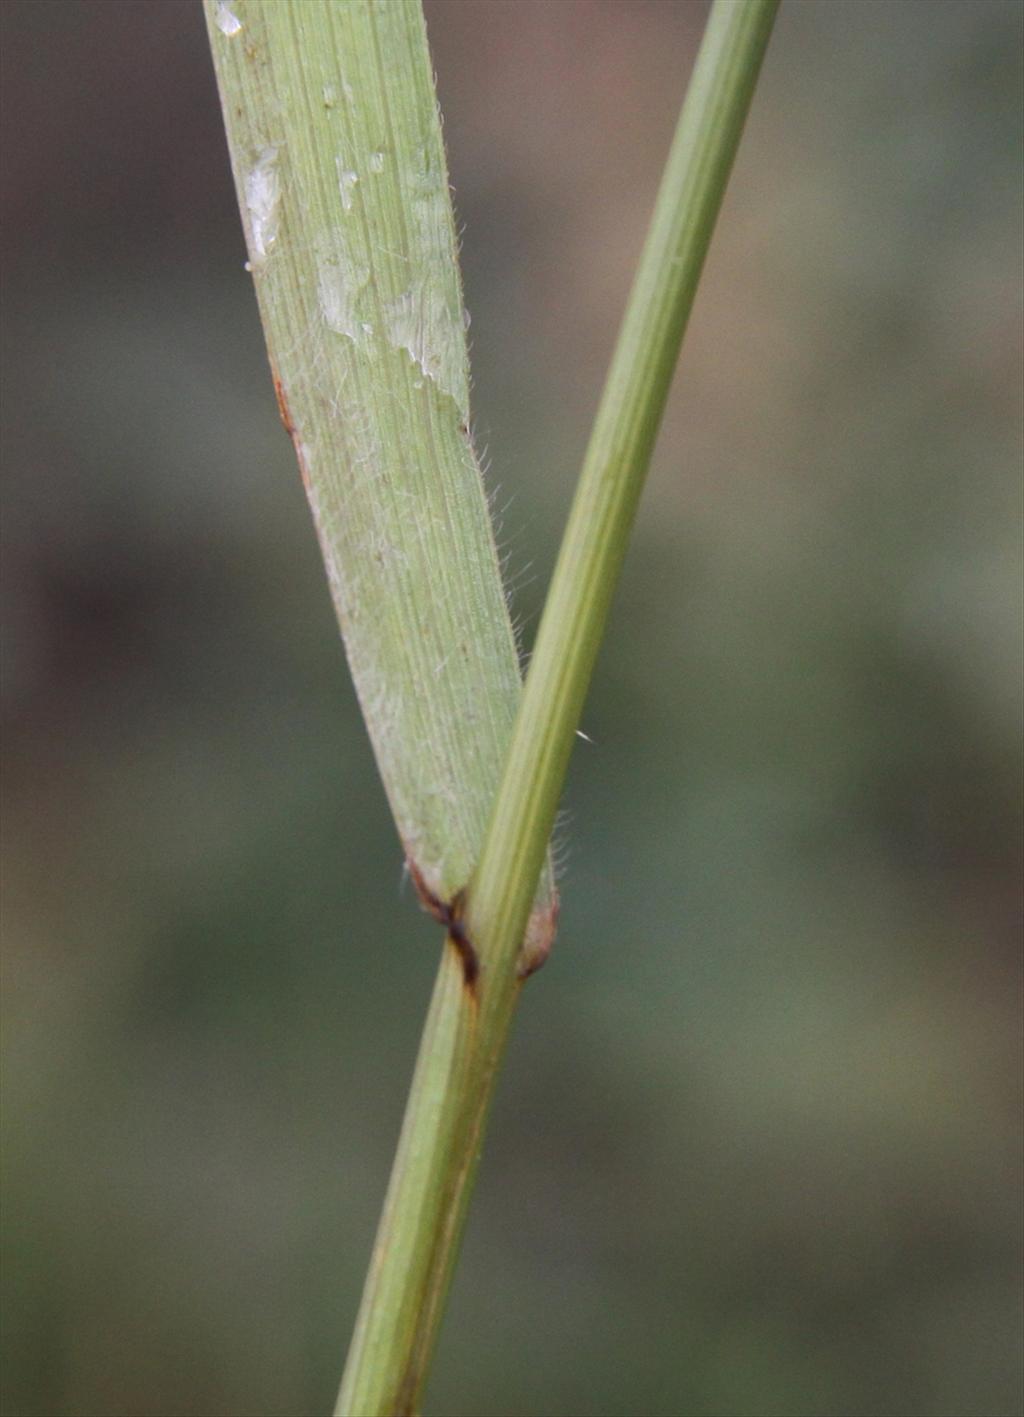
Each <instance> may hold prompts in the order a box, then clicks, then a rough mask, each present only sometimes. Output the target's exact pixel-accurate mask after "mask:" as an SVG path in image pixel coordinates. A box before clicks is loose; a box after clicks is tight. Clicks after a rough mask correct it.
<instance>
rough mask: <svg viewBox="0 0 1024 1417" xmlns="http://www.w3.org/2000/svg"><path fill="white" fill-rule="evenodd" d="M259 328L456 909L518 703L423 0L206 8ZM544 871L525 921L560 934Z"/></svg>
mask: <svg viewBox="0 0 1024 1417" xmlns="http://www.w3.org/2000/svg"><path fill="white" fill-rule="evenodd" d="M205 8H206V16H207V23H208V28H209V32H210V43H211V47H212V51H213V56H214V64H215V68H216V72H217V80H218V84H219V88H220V93H221V100H222V105H223V110H224V119H225V124H226V128H227V134H228V144H229V148H230V153H231V163H232V168H233V171H234V177H235V185H236V189H237V192H238V201H239V207H240V209H241V213H242V220H243V225H244V227H245V235H246V242H247V246H248V251H249V261H248V265H249V269H250V270H251V272H252V278H253V282H254V284H255V287H256V294H257V297H258V300H259V307H260V314H261V317H262V321H263V327H264V331H265V333H266V339H267V348H268V351H269V355H270V362H271V367H272V370H273V374H274V381H275V385H276V388H277V392H278V399H279V403H280V407H281V414H282V418H283V420H284V423H285V427H286V428H287V429H288V431H289V433H290V435H291V437H292V441H293V443H294V445H295V450H296V453H297V455H298V460H299V466H300V468H301V471H302V478H303V482H304V484H305V487H306V492H307V495H308V497H309V502H310V506H311V508H312V512H313V518H314V521H315V523H316V529H317V535H318V536H319V539H320V546H321V550H322V552H323V559H324V565H325V567H326V569H327V576H328V580H329V583H330V589H331V595H332V597H333V600H334V605H335V609H336V611H337V615H338V620H339V623H340V625H341V629H342V634H343V636H344V640H345V647H346V650H347V653H348V660H349V664H350V666H351V670H352V677H353V679H354V681H355V686H356V690H357V692H358V695H359V700H360V703H361V705H362V710H363V714H364V717H365V719H366V723H367V727H368V729H369V733H370V737H371V739H372V742H373V748H374V752H375V754H376V757H377V762H378V765H379V768H380V773H381V777H382V779H383V782H384V787H385V790H386V791H387V795H388V799H389V801H390V804H391V809H392V813H393V815H394V818H395V822H396V824H397V827H398V831H399V834H400V836H401V839H402V843H403V845H404V848H405V852H406V855H407V857H408V859H409V861H410V863H411V866H412V868H413V870H414V874H415V875H416V876H417V878H418V884H420V885H421V888H422V889H423V891H424V894H425V895H426V896H427V897H431V896H433V897H435V898H436V899H437V900H438V901H443V902H447V901H450V900H451V899H452V897H453V896H454V895H455V894H456V893H457V892H458V891H459V890H460V889H461V888H462V887H463V886H465V884H466V882H467V880H468V878H469V876H470V873H471V871H472V869H473V866H474V865H475V862H476V859H477V856H478V854H479V851H480V844H481V841H482V838H483V833H484V829H485V826H486V822H487V815H488V811H489V808H490V805H491V802H492V800H493V797H494V793H495V790H496V788H497V784H498V778H499V774H500V769H501V764H502V760H503V756H504V752H505V748H506V746H507V743H508V739H509V735H510V731H511V726H512V721H513V717H514V714H515V709H516V704H517V701H518V699H519V693H520V673H519V665H518V658H517V653H516V646H515V642H514V638H513V633H512V628H511V624H510V621H509V614H508V609H507V606H506V604H505V599H504V595H503V591H502V584H501V575H500V570H499V565H498V558H497V554H496V551H495V545H494V537H493V533H492V529H491V523H490V517H489V512H488V506H487V500H486V497H485V493H484V488H483V483H482V479H481V474H480V468H479V465H478V463H477V459H476V456H475V454H474V450H473V446H472V442H471V439H470V436H469V371H468V361H467V353H466V338H465V318H464V313H463V304H462V292H461V287H460V282H459V274H458V265H457V261H456V243H455V231H454V223H453V217H452V206H451V200H450V195H449V187H448V171H447V165H446V162H445V154H444V146H443V143H442V138H441V127H440V119H439V115H438V111H437V103H436V99H435V96H434V86H433V78H432V71H431V66H430V58H429V52H428V49H427V40H426V32H425V28H424V23H423V16H422V11H421V7H420V4H419V0H391V3H382V0H340V3H339V0H301V3H294V0H232V3H225V0H207V3H206V7H205ZM552 902H553V888H552V885H551V879H550V872H549V873H548V875H547V877H546V879H545V881H544V883H543V885H542V887H541V891H540V895H539V896H538V913H537V915H536V916H535V918H534V921H533V923H532V926H531V938H532V941H533V948H535V949H537V948H541V947H542V946H543V944H544V943H545V942H546V940H547V938H548V937H549V935H550V931H551V921H552V918H553V909H552Z"/></svg>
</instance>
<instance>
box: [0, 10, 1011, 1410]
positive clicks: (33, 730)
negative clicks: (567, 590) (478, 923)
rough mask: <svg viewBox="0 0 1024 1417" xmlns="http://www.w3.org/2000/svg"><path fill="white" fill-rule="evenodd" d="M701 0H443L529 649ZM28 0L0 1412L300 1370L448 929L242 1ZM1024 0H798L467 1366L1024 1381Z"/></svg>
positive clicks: (13, 270)
mask: <svg viewBox="0 0 1024 1417" xmlns="http://www.w3.org/2000/svg"><path fill="white" fill-rule="evenodd" d="M704 14H705V10H704V7H703V5H701V4H698V3H668V2H667V0H634V2H633V3H621V2H620V0H587V2H586V3H584V0H579V2H577V0H541V3H530V0H515V3H511V2H510V0H458V2H457V3H456V2H455V0H434V2H433V3H430V4H428V22H429V26H430V34H431V39H432V43H433V46H434V54H435V62H436V67H437V70H438V79H439V87H440V94H441V100H442V104H443V107H444V111H445V115H446V135H447V141H448V146H449V153H450V160H451V168H452V177H453V182H454V184H455V187H456V196H457V203H458V210H459V215H460V219H461V222H462V223H463V225H464V227H465V237H464V251H463V259H464V266H465V279H466V288H467V298H468V303H469V306H470V309H471V311H472V315H473V326H472V336H473V346H474V347H473V361H474V374H475V415H476V420H477V428H478V436H479V437H480V439H481V441H482V442H483V443H485V444H486V446H487V448H488V449H489V455H490V473H489V477H490V481H491V483H492V485H493V486H495V487H497V488H498V489H499V491H498V500H499V503H500V504H502V505H504V504H505V503H508V510H507V511H506V512H505V515H504V527H503V539H504V542H505V543H506V545H507V546H508V548H509V553H510V557H511V567H512V569H513V571H514V572H519V573H522V575H523V583H522V584H521V586H520V588H519V590H518V591H517V592H516V597H515V601H516V608H517V611H518V613H519V614H520V615H521V616H522V618H523V619H524V621H525V636H526V640H527V642H528V641H529V638H530V636H531V634H532V627H533V625H534V624H535V617H536V612H537V609H538V606H539V604H540V601H541V598H542V595H543V590H544V586H545V584H546V580H547V576H548V573H549V569H550V565H551V560H552V556H553V551H554V547H555V545H556V544H557V538H558V535H559V533H560V528H561V526H562V523H563V520H564V516H565V512H566V507H567V502H568V498H569V495H570V491H571V487H572V483H573V478H574V475H575V470H576V468H577V466H578V463H579V460H580V455H581V451H582V446H583V442H584V439H585V435H586V430H587V427H588V423H589V420H590V418H591V416H592V413H593V408H594V404H595V400H596V397H597V393H598V389H599V384H600V379H601V374H602V371H603V369H604V367H605V364H606V361H607V358H608V354H609V349H610V346H611V341H612V339H613V336H614V331H615V326H616V323H617V320H618V317H619V314H620V311H621V308H622V304H623V299H624V294H625V290H626V287H627V284H628V279H629V272H630V269H631V266H632V264H633V262H634V260H635V258H636V254H637V248H638V243H639V240H640V238H641V234H642V231H643V227H644V224H645V221H646V218H647V214H648V212H649V209H650V205H651V201H652V196H653V192H654V188H655V185H656V182H657V175H658V172H659V169H660V165H661V162H662V160H663V156H664V153H665V149H666V145H667V142H668V138H669V134H670V132H671V129H672V125H673V122H674V117H675V112H676V110H677V107H678V102H679V98H680V95H681V92H682V89H683V86H684V83H685V79H686V75H687V73H688V71H689V67H690V65H691V63H692V58H693V52H694V46H695V44H696V41H697V38H698V35H699V32H700V29H701V26H702V23H703V19H704ZM0 15H2V20H3V30H4V35H3V67H4V103H5V114H4V137H3V161H4V210H5V223H4V230H3V237H2V242H3V256H4V261H5V271H6V277H5V289H4V304H5V316H4V338H5V346H4V378H5V398H4V414H5V425H6V433H5V480H6V494H5V501H6V511H5V516H4V524H3V536H4V546H3V577H4V606H5V608H4V622H5V669H4V681H3V689H4V697H3V708H4V715H5V733H4V737H5V748H6V752H7V770H6V779H5V794H6V796H5V806H4V821H3V826H4V863H3V864H4V886H5V919H4V927H5V939H6V955H7V964H6V970H7V973H6V987H5V991H4V1006H5V1011H6V1023H5V1045H6V1072H5V1108H4V1123H5V1130H6V1148H5V1151H6V1163H5V1167H6V1169H5V1185H6V1192H5V1206H4V1222H5V1232H6V1242H5V1243H6V1255H5V1263H4V1270H3V1288H4V1300H5V1342H4V1357H5V1366H6V1376H5V1394H6V1395H5V1398H4V1403H5V1406H4V1411H5V1412H6V1413H8V1414H10V1417H116V1415H117V1414H120V1415H121V1417H181V1414H196V1417H215V1415H216V1417H219V1415H220V1414H232V1417H264V1414H282V1417H313V1414H316V1413H323V1412H325V1411H326V1410H328V1409H329V1407H330V1405H331V1403H332V1401H333V1395H334V1390H335V1385H336V1382H337V1377H338V1374H339V1371H340V1367H341V1363H342V1359H343V1355H344V1349H345V1345H346V1342H347V1338H348V1333H349V1329H350V1326H351V1323H352V1319H353V1314H354V1309H355V1305H356V1302H357V1297H358V1292H359V1286H360V1283H361V1279H362V1273H363V1269H364V1265H365V1262H366V1258H367V1255H368V1251H369V1246H370V1241H371V1236H372V1231H373V1226H374V1224H375V1220H376V1214H377V1210H378V1206H379V1202H380V1198H381V1194H382V1190H383V1186H384V1182H385V1178H386V1174H387V1168H388V1165H389V1162H390V1156H391V1151H392V1147H393V1143H394V1140H395V1135H396V1131H397V1127H398V1122H399V1117H400V1112H401V1107H402V1102H403V1098H404V1093H405V1089H406V1085H407V1082H408V1077H409V1072H410V1067H411V1063H412V1058H413V1054H414V1049H415V1045H416V1040H417V1036H418V1031H419V1026H420V1021H421V1018H422V1015H423V1012H424V1009H425V1004H426V999H427V995H428V991H429V987H430V979H431V976H432V973H433V970H434V966H435V960H436V955H437V949H438V940H437V937H436V935H437V932H436V930H435V929H434V928H433V927H432V926H431V925H430V923H429V922H427V921H426V920H425V919H424V918H423V917H421V916H420V915H419V914H418V913H417V911H416V909H415V906H414V904H413V902H412V900H411V898H410V896H409V893H408V892H406V893H405V894H404V895H403V894H402V893H401V890H400V858H399V853H398V849H397V845H396V842H395V840H394V835H393V832H392V828H391V825H390V823H389V820H388V817H387V814H386V810H385V806H384V802H383V797H382V794H381V792H380V789H379V786H378V784H377V781H376V778H375V775H374V769H373V764H372V761H371V757H370V754H369V750H368V747H367V743H366V740H365V737H364V734H363V731H362V728H361V725H360V723H359V720H358V717H357V714H356V711H355V708H354V704H353V698H352V694H351V691H350V688H349V684H348V679H347V674H346V669H345V664H344V658H343V654H342V651H341V647H340V644H339V643H338V640H337V637H336V633H335V629H334V624H333V620H332V616H331V611H330V607H329V602H328V596H327V592H326V587H325V582H324V577H323V574H322V570H321V568H320V566H319V564H318V561H317V553H316V547H315V541H314V537H313V534H312V530H311V527H310V524H309V518H308V515H307V512H306V509H305V506H304V504H303V500H302V495H301V489H300V484H299V479H298V477H297V475H296V470H295V468H294V465H293V461H292V457H291V452H290V448H289V446H288V443H287V439H286V438H285V437H284V435H283V433H282V431H281V429H280V427H279V425H278V423H277V413H276V409H275V407H274V400H273V395H272V390H271V387H270V381H269V377H268V374H267V370H266V366H265V359H264V355H263V352H262V347H261V342H260V332H259V328H258V324H257V320H256V312H255V304H254V300H253V297H252V291H251V288H250V282H249V280H248V278H247V277H246V275H245V274H244V272H243V269H242V263H243V260H244V252H243V245H242V240H241V235H240V229H239V223H238V218H237V213H236V211H235V209H234V199H233V195H232V191H231V186H230V182H229V173H228V164H227V158H226V154H225V149H224V142H223V136H222V134H221V132H220V130H219V126H218V122H219V120H218V111H217V104H216V97H215V92H214V86H213V80H212V75H211V69H210V63H209V59H208V55H207V52H206V44H205V37H204V31H203V26H202V22H201V16H200V12H199V9H198V6H196V5H193V4H191V3H187V4H186V3H152V2H151V3H144V4H139V3H129V0H104V3H96V0H77V3H63V0H47V3H40V0H31V3H22V0H7V3H6V4H4V5H3V6H2V7H0ZM1021 17H1022V9H1021V7H1020V5H1019V4H1017V3H1001V0H956V2H955V3H943V0H927V3H915V2H914V0H899V2H898V3H897V0H893V3H880V2H879V3H876V0H834V3H833V2H832V0H829V3H824V0H814V3H812V2H811V0H786V3H785V4H784V5H783V8H782V13H781V18H780V20H779V24H778V27H777V31H776V35H775V38H774V40H773V43H772V47H771V50H770V52H769V57H768V62H767V65H766V69H765V72H764V77H763V84H762V87H761V90H760V92H759V95H758V98H757V101H756V103H755V107H754V112H753V117H752V122H751V126H750V129H749V133H748V136H747V138H746V139H745V141H744V145H743V148H742V152H741V156H740V160H739V164H738V168H737V171H736V174H735V179H734V182H733V185H732V188H731V191H730V195H729V197H728V200H727V202H726V206H725V210H724V213H723V218H722V225H721V229H720V231H719V234H718V235H717V237H716V239H715V243H714V246H713V250H712V255H711V258H710V262H709V266H708V270H707V275H706V282H705V285H704V288H703V290H702V293H701V296H700V298H699V300H698V304H697V308H696V312H695V316H694V320H693V325H692V329H691V332H690V337H689V339H688V342H687V347H686V351H685V354H684V357H683V361H682V366H681V370H680V377H679V379H678V386H677V389H676V391H675V394H674V397H673V401H672V405H671V408H670V411H669V415H668V420H667V425H666V429H665V434H664V437H663V438H662V441H661V444H660V447H659V451H658V454H657V459H656V465H655V467H654V469H653V472H652V477H651V483H650V487H649V492H648V494H647V497H646V500H645V503H644V506H643V510H642V513H641V517H640V523H639V527H638V530H637V536H636V541H635V544H634V548H633V551H632V553H631V556H630V560H629V564H628V567H627V571H626V576H625V581H624V584H623V586H622V590H621V594H620V596H619V598H618V601H617V605H616V610H615V614H614V619H613V624H612V626H611V631H610V636H609V640H608V643H607V647H606V649H605V651H604V653H603V655H602V658H601V662H600V665H599V669H598V675H597V682H596V684H595V687H594V691H593V694H592V697H591V700H590V703H589V706H588V709H587V712H586V716H585V721H584V727H585V729H586V730H587V732H588V733H589V734H590V736H591V737H592V738H593V739H594V746H593V747H590V746H587V745H586V744H581V745H580V747H579V750H578V752H577V754H576V759H575V761H574V765H573V772H572V780H571V783H570V787H569V790H568V794H567V804H566V805H567V810H568V816H567V820H566V822H565V823H564V825H563V827H562V829H561V840H562V843H563V848H564V851H565V855H566V867H565V874H564V881H563V893H564V912H563V930H562V935H561V939H560V942H559V945H558V948H557V950H556V954H555V956H554V959H553V960H552V962H551V964H550V965H549V967H548V968H547V970H545V972H544V973H543V974H542V975H540V976H538V978H537V980H536V981H535V983H534V984H532V985H531V986H530V989H529V991H528V996H527V1000H526V1006H525V1008H524V1009H523V1012H522V1017H521V1020H520V1023H519V1026H518V1028H517V1034H516V1037H515V1040H514V1044H513V1047H512V1050H511V1054H510V1058H509V1065H508V1073H507V1076H506V1078H505V1079H504V1082H503V1086H502V1092H501V1098H500V1103H499V1106H498V1109H497V1114H496V1117H495V1119H494V1123H493V1126H492V1129H491V1136H490V1140H489V1144H488V1150H487V1155H486V1161H485V1165H484V1167H483V1171H482V1176H481V1183H480V1189H479V1194H478V1196H477V1203H476V1206H475V1210H474V1214H473V1219H472V1222H471V1225H470V1228H469V1232H468V1235H467V1242H466V1247H465V1254H464V1260H463V1264H462V1267H461V1270H460V1273H459V1276H458V1279H457V1283H456V1286H455V1291H454V1295H453V1302H452V1308H451V1313H450V1317H449V1322H448V1324H447V1327H446V1330H445V1334H444V1338H443V1342H442V1345H441V1350H440V1353H439V1356H438V1361H437V1367H436V1373H435V1377H434V1381H433V1383H432V1385H431V1391H430V1396H429V1400H428V1404H427V1411H428V1413H435V1414H440V1417H481V1414H494V1417H498V1414H501V1417H512V1415H513V1414H515V1415H516V1417H529V1414H538V1417H539V1415H540V1414H543V1415H544V1417H567V1415H569V1414H571V1415H572V1417H601V1414H607V1415H608V1417H623V1414H637V1417H639V1414H663V1417H679V1414H681V1413H685V1414H687V1417H705V1415H707V1417H712V1415H713V1417H745V1414H750V1417H773V1415H777V1417H829V1414H837V1415H838V1417H855V1414H868V1415H869V1417H883V1414H885V1415H887V1417H913V1415H914V1414H922V1417H1011V1414H1014V1413H1018V1412H1019V1411H1020V1410H1021V1392H1020V1370H1019V1354H1018V1343H1019V1319H1020V1311H1019V1264H1018V1254H1019V1240H1020V1233H1019V1231H1020V1225H1019V1199H1018V1197H1019V1191H1018V1183H1019V1161H1020V1146H1019V1116H1020V1106H1019V1103H1020V1097H1019V1062H1020V1056H1019V1036H1018V1024H1019V1019H1018V1004H1019V992H1018V991H1019V963H1018V951H1019V907H1020V898H1019V896H1020V891H1019V849H1020V834H1019V832H1020V813H1019V782H1020V750H1019V733H1020V693H1021V666H1020V653H1021V650H1020V612H1021V605H1020V581H1019V577H1020V564H1021V543H1020V471H1021V444H1020V415H1021V369H1020V333H1021V316H1020V294H1021V282H1020V240H1021V229H1020V228H1021V220H1020V183H1019V162H1020V143H1019V138H1020V105H1019V97H1020V68H1019V53H1020V41H1021ZM530 566H532V571H530V570H528V569H527V568H528V567H530ZM531 575H532V577H533V579H532V580H531V579H530V577H531Z"/></svg>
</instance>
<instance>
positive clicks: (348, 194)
mask: <svg viewBox="0 0 1024 1417" xmlns="http://www.w3.org/2000/svg"><path fill="white" fill-rule="evenodd" d="M334 165H335V167H336V168H337V170H338V191H339V192H340V193H341V205H342V206H343V207H344V208H345V210H346V211H350V210H351V207H352V188H353V187H354V186H355V185H356V183H357V182H358V181H359V173H358V172H351V171H349V170H348V169H347V168H346V167H345V164H344V162H343V161H342V159H341V158H340V157H336V158H335V159H334Z"/></svg>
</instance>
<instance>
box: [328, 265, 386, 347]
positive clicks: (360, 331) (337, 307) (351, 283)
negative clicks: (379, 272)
mask: <svg viewBox="0 0 1024 1417" xmlns="http://www.w3.org/2000/svg"><path fill="white" fill-rule="evenodd" d="M369 278H370V272H369V271H368V270H367V268H366V267H365V266H356V265H352V264H351V263H347V262H345V261H344V260H340V259H337V258H335V259H334V260H333V261H323V262H321V263H320V264H319V265H318V266H317V291H318V294H319V297H320V311H321V313H322V315H323V317H324V322H325V324H326V325H327V327H328V329H331V330H334V332H335V334H339V335H347V336H348V338H349V339H350V340H355V342H356V343H357V344H361V343H362V342H363V340H364V339H365V338H366V336H367V335H368V334H371V333H372V330H371V328H370V327H369V326H368V325H366V324H364V323H363V321H362V320H361V319H360V318H359V311H358V308H357V307H358V303H359V297H360V296H361V295H362V292H363V289H364V288H365V286H366V282H367V281H368V280H369Z"/></svg>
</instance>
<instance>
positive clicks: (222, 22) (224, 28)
mask: <svg viewBox="0 0 1024 1417" xmlns="http://www.w3.org/2000/svg"><path fill="white" fill-rule="evenodd" d="M213 19H214V24H215V25H216V26H217V28H218V29H219V30H220V32H221V34H226V35H227V37H228V39H234V37H235V35H236V34H240V33H241V30H242V21H241V20H240V19H239V18H238V16H237V15H235V14H233V13H232V11H231V7H230V6H229V5H228V3H227V0H219V3H218V5H217V12H216V14H215V15H214V17H213Z"/></svg>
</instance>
